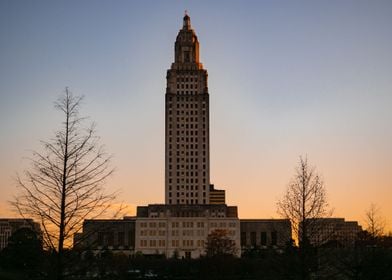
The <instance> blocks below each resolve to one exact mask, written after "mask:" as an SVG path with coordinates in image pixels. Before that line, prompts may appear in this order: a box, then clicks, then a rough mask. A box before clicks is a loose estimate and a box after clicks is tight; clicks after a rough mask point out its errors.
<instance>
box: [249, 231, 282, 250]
mask: <svg viewBox="0 0 392 280" xmlns="http://www.w3.org/2000/svg"><path fill="white" fill-rule="evenodd" d="M248 234H249V238H248ZM277 244H278V232H277V231H272V232H271V233H270V244H269V245H272V246H276V245H277ZM258 245H261V246H266V245H268V244H267V232H260V234H258V233H257V232H250V233H248V232H241V246H253V247H254V246H258Z"/></svg>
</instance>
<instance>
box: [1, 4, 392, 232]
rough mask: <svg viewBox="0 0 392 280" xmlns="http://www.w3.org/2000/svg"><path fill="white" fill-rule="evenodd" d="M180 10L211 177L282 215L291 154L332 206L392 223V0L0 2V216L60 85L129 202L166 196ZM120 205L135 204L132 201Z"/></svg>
mask: <svg viewBox="0 0 392 280" xmlns="http://www.w3.org/2000/svg"><path fill="white" fill-rule="evenodd" d="M184 10H188V11H189V15H190V17H191V22H192V27H193V28H194V29H195V31H196V34H197V35H198V38H199V42H200V59H201V62H202V63H203V65H204V67H205V68H206V69H207V70H208V74H209V81H208V82H209V93H210V118H211V124H210V138H211V139H210V141H211V182H212V183H214V184H215V186H216V187H217V188H224V189H226V197H227V203H228V204H230V205H238V207H239V215H240V217H241V218H272V217H275V218H277V217H278V215H277V213H276V202H277V200H278V199H279V198H280V197H281V196H282V194H283V193H284V191H285V189H286V187H287V184H288V182H289V181H290V179H291V177H292V176H293V174H294V170H295V166H296V165H297V163H298V161H299V156H300V155H307V157H308V160H309V162H310V163H311V164H312V165H314V166H315V167H316V169H317V171H318V172H319V173H320V174H322V177H323V178H324V181H325V185H326V189H327V193H328V198H329V203H330V205H331V208H333V209H334V216H338V217H345V218H346V219H349V220H358V221H359V222H360V223H361V224H362V222H363V218H364V212H365V210H366V209H367V208H369V206H370V204H371V203H375V204H377V205H378V206H379V208H380V209H381V214H382V216H384V217H385V218H386V221H387V224H388V229H390V230H392V16H391V15H392V1H381V0H378V1H370V0H369V1H359V0H355V1H354V0H353V1H350V0H347V1H340V0H336V1H334V0H332V1H291V0H287V1H153V0H150V1H99V0H98V1H92V0H91V1H88V0H85V1H49V0H48V1H40V0H36V1H11V0H9V1H7V0H2V1H0V129H1V138H0V139H1V142H0V144H1V145H0V194H1V196H0V217H6V216H10V215H11V213H10V212H9V205H8V204H7V201H8V200H11V199H12V197H13V196H14V195H16V193H17V191H16V189H15V181H14V179H13V178H14V177H15V175H16V173H17V172H22V171H23V168H25V167H26V160H25V158H26V157H28V156H29V155H31V150H40V142H39V141H40V140H47V139H50V138H51V137H52V136H53V134H54V131H55V130H57V129H58V128H59V127H60V123H61V114H60V113H59V112H57V111H56V110H55V109H54V108H53V102H54V101H55V100H56V99H57V98H58V97H59V96H60V95H61V94H62V93H63V92H64V88H65V87H66V86H68V87H69V88H70V90H71V91H72V92H73V93H74V94H76V95H84V96H85V99H84V103H83V106H82V108H81V113H82V115H87V116H90V117H91V120H94V121H96V122H97V124H98V134H99V135H100V136H101V141H102V143H103V144H105V147H106V150H107V151H108V152H109V153H111V154H113V156H114V158H113V167H115V168H116V172H115V174H114V175H113V176H112V178H110V180H109V181H108V182H107V189H108V190H109V191H111V190H120V191H121V195H120V196H119V200H120V201H123V202H124V203H127V204H129V205H131V206H136V205H146V204H149V203H163V202H164V94H165V88H166V70H167V69H168V68H170V65H171V63H172V62H173V60H174V41H175V38H176V36H177V33H178V30H179V29H180V28H181V26H182V17H183V15H184ZM131 209H132V210H131V211H130V212H129V213H128V214H129V215H133V214H135V208H134V207H133V208H132V207H131Z"/></svg>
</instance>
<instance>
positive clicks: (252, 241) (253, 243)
mask: <svg viewBox="0 0 392 280" xmlns="http://www.w3.org/2000/svg"><path fill="white" fill-rule="evenodd" d="M250 245H251V246H252V247H256V232H254V231H252V232H251V233H250Z"/></svg>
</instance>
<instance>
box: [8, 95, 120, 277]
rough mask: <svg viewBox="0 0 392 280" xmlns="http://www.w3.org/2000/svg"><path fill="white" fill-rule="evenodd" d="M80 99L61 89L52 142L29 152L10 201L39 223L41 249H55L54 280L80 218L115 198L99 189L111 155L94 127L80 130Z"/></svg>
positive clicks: (100, 209)
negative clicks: (57, 126)
mask: <svg viewBox="0 0 392 280" xmlns="http://www.w3.org/2000/svg"><path fill="white" fill-rule="evenodd" d="M81 101H82V97H78V96H74V95H73V94H72V93H70V92H69V90H68V88H66V90H65V94H64V95H63V96H62V97H60V98H59V99H58V101H57V102H56V103H55V108H56V109H58V110H59V111H60V112H61V113H62V114H63V115H64V121H63V123H62V126H61V128H60V129H59V130H58V131H57V132H56V133H55V137H54V138H53V139H51V140H49V141H41V143H42V146H43V151H42V152H33V155H32V157H31V158H30V159H29V161H30V164H31V167H30V169H28V170H25V171H24V173H23V175H21V176H19V175H18V177H17V183H18V187H19V188H20V193H19V194H18V195H17V196H16V198H15V200H14V201H13V202H12V204H13V206H14V207H15V208H16V209H17V211H18V212H19V213H20V214H21V215H22V216H24V217H31V218H34V219H35V220H36V221H38V222H40V224H41V228H42V230H43V239H44V242H45V245H46V247H47V248H49V249H51V250H53V251H57V256H58V259H57V279H62V278H63V255H64V253H63V252H64V248H66V247H67V246H70V245H71V244H72V237H73V235H74V234H75V233H76V232H78V231H80V230H81V227H82V224H83V220H84V219H94V218H96V217H98V216H100V215H102V214H104V213H105V212H106V211H107V210H108V209H109V207H110V205H111V202H113V200H114V199H115V194H114V193H110V194H106V193H105V192H104V188H103V184H104V182H105V180H106V179H107V178H108V177H109V176H110V175H111V174H112V173H113V169H112V168H111V167H110V158H111V157H110V156H109V155H107V154H106V153H105V151H104V150H103V146H101V145H100V144H99V138H98V137H97V136H96V134H95V125H94V123H92V124H90V125H89V126H88V127H85V126H84V123H85V121H86V118H85V117H80V116H79V107H80V103H81Z"/></svg>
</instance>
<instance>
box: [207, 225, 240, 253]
mask: <svg viewBox="0 0 392 280" xmlns="http://www.w3.org/2000/svg"><path fill="white" fill-rule="evenodd" d="M205 251H206V255H207V256H208V257H213V256H224V255H231V256H234V255H235V254H236V253H237V248H236V245H235V241H234V240H233V239H231V238H230V237H229V235H228V232H227V230H224V229H215V230H213V231H211V232H210V234H208V236H207V243H206V245H205Z"/></svg>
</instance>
